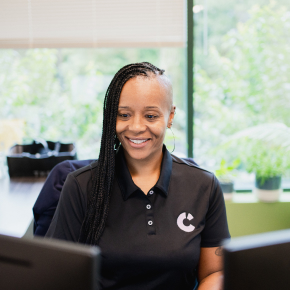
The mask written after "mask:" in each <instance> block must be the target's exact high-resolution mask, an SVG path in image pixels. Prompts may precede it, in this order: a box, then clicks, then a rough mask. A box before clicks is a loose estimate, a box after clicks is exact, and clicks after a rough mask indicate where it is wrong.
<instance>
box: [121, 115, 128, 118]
mask: <svg viewBox="0 0 290 290" xmlns="http://www.w3.org/2000/svg"><path fill="white" fill-rule="evenodd" d="M119 116H120V117H122V118H128V117H129V114H119Z"/></svg>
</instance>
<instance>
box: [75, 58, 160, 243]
mask: <svg viewBox="0 0 290 290" xmlns="http://www.w3.org/2000/svg"><path fill="white" fill-rule="evenodd" d="M163 73H164V70H161V69H159V68H157V67H156V66H154V65H152V64H151V63H148V62H141V63H134V64H129V65H126V66H124V67H123V68H121V69H120V70H119V71H118V72H117V73H116V74H115V76H114V78H113V80H112V81H111V83H110V85H109V87H108V89H107V92H106V95H105V100H104V108H103V114H104V118H103V131H102V139H101V148H100V154H99V159H98V170H97V172H96V174H95V176H94V177H93V186H92V190H91V192H90V195H89V196H88V204H87V211H86V214H85V218H84V221H83V224H82V228H81V234H80V239H79V242H81V243H86V244H92V245H97V244H98V243H99V240H100V237H101V235H102V233H103V231H104V228H105V223H106V219H107V216H108V212H109V201H110V196H111V190H112V185H113V181H114V173H115V149H116V148H117V147H118V146H119V145H120V142H119V140H118V138H117V137H116V121H117V112H118V106H119V99H120V94H121V91H122V88H123V86H124V84H125V83H126V82H127V81H128V80H129V79H131V78H134V77H136V76H144V77H150V76H151V75H152V74H154V75H162V74H163Z"/></svg>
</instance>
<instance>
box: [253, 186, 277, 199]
mask: <svg viewBox="0 0 290 290" xmlns="http://www.w3.org/2000/svg"><path fill="white" fill-rule="evenodd" d="M254 192H255V194H256V196H257V198H258V199H259V200H260V201H263V202H276V201H278V200H279V198H280V195H281V194H282V189H281V188H279V189H272V190H269V189H260V188H255V190H254Z"/></svg>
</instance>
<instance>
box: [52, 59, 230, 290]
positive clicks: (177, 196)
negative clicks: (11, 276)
mask: <svg viewBox="0 0 290 290" xmlns="http://www.w3.org/2000/svg"><path fill="white" fill-rule="evenodd" d="M163 72H164V71H163V70H160V69H159V68H157V67H155V66H153V65H152V64H150V63H136V64H131V65H127V66H125V67H123V68H122V69H121V70H120V71H119V72H117V74H116V75H115V77H114V78H113V80H112V82H111V84H110V86H109V88H108V90H107V93H106V97H105V101H104V121H103V134H102V141H101V149H100V155H99V159H98V161H97V162H95V163H93V164H91V165H89V166H86V167H84V168H82V169H79V170H77V171H75V172H73V173H71V174H69V175H68V177H67V180H66V182H65V184H64V187H63V190H62V194H61V197H60V201H59V204H58V208H57V210H56V213H55V215H54V218H53V221H52V223H51V226H50V228H49V230H48V233H47V235H46V236H48V237H54V238H59V239H64V240H70V241H75V242H81V243H86V244H96V245H99V247H100V248H101V251H102V268H101V281H100V284H101V286H102V289H128V290H129V289H134V290H135V289H166V290H168V289H190V290H192V289H193V288H194V287H196V285H197V284H196V280H198V281H199V286H198V289H200V290H202V289H207V290H211V289H221V287H222V286H221V270H222V261H221V259H222V257H221V254H220V253H221V249H220V243H221V241H222V240H223V239H224V238H228V237H229V232H228V227H227V221H226V212H225V206H224V200H223V195H222V192H221V189H220V187H219V184H218V182H217V179H216V178H215V177H214V175H213V174H212V173H210V172H207V171H205V170H203V169H201V168H198V167H196V166H194V165H192V164H189V163H187V162H185V161H183V160H181V159H179V158H177V157H175V156H173V155H172V156H171V155H170V153H169V152H168V151H167V149H166V147H165V146H164V145H163V141H164V137H165V131H166V128H170V127H171V126H172V123H173V119H174V113H175V106H173V103H172V87H171V83H170V81H169V80H168V78H167V77H166V76H165V75H164V74H163ZM116 152H117V153H116Z"/></svg>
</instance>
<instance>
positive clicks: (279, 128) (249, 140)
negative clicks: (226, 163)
mask: <svg viewBox="0 0 290 290" xmlns="http://www.w3.org/2000/svg"><path fill="white" fill-rule="evenodd" d="M228 142H229V143H232V144H235V146H236V148H238V150H239V151H240V156H241V157H240V158H241V160H242V161H243V163H244V164H245V168H246V170H247V171H248V172H249V173H251V172H254V173H255V175H256V181H255V192H256V194H257V196H258V198H259V199H260V200H261V201H265V202H274V201H277V200H278V199H279V196H280V193H281V192H282V189H281V177H282V176H283V175H285V174H286V173H287V171H288V170H289V169H290V128H289V127H287V126H286V125H285V124H282V123H273V124H262V125H258V126H255V127H251V128H247V129H245V130H243V131H240V132H238V133H236V134H234V135H233V136H231V137H230V138H229V140H228Z"/></svg>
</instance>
